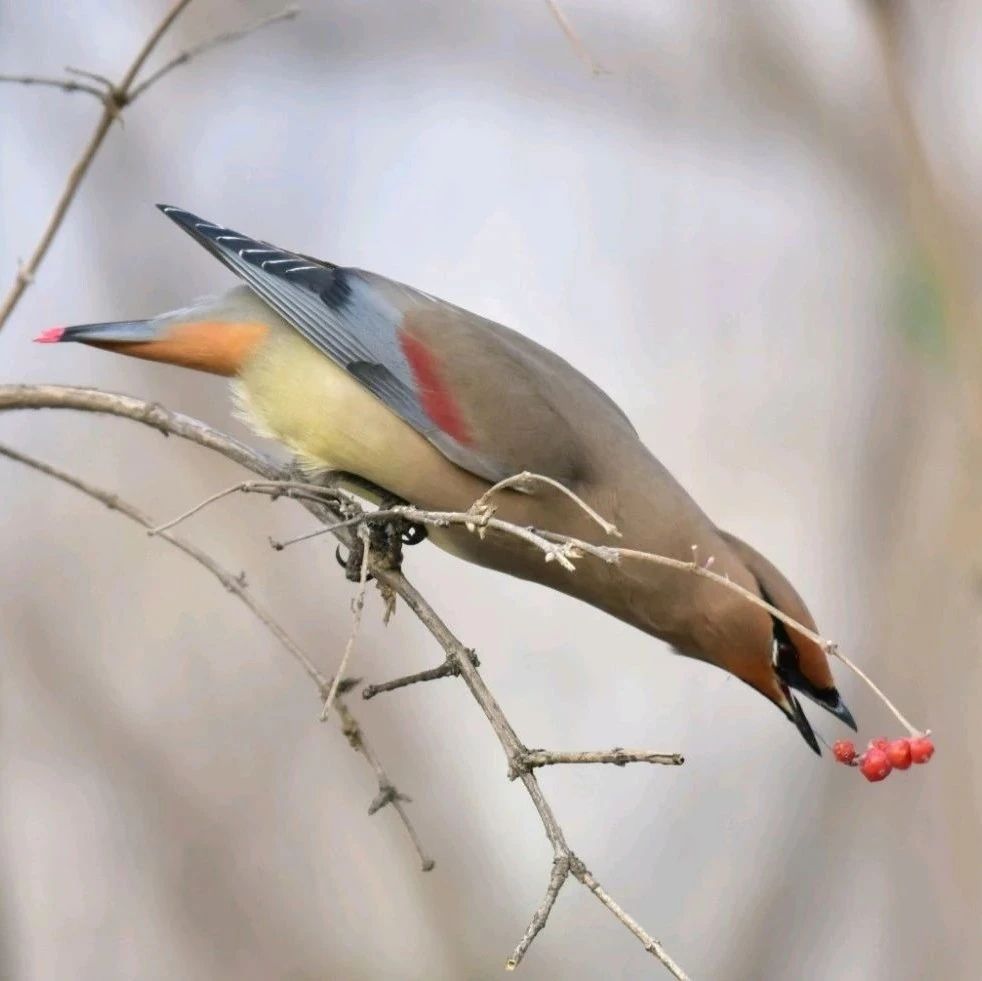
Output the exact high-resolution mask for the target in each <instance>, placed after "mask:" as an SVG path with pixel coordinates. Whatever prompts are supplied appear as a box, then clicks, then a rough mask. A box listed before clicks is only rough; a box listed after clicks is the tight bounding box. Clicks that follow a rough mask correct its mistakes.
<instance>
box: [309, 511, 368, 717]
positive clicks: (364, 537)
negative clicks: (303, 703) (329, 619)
mask: <svg viewBox="0 0 982 981" xmlns="http://www.w3.org/2000/svg"><path fill="white" fill-rule="evenodd" d="M358 537H359V538H360V540H361V571H360V572H359V575H358V595H357V596H355V601H354V603H353V604H352V607H351V632H350V633H349V634H348V642H347V643H346V644H345V645H344V654H342V655H341V663H340V664H339V665H338V670H337V671H336V672H335V675H334V681H333V682H332V684H331V688H330V691H328V693H327V697H326V698H325V699H324V708H323V709H322V710H321V722H324V721H326V719H327V717H328V715H329V714H330V711H331V706H332V705H333V704H334V699H335V698H336V697H337V694H338V685H339V684H340V682H341V679H342V678H343V677H344V673H345V671H347V670H348V660H349V659H350V658H351V652H352V650H354V646H355V640H356V639H357V637H358V628H359V627H360V626H361V614H362V611H363V610H364V609H365V590H366V589H367V588H368V560H369V558H370V556H371V552H372V550H371V546H370V544H369V541H368V530H367V529H366V528H365V527H364V525H363V526H362V527H360V528H359V529H358Z"/></svg>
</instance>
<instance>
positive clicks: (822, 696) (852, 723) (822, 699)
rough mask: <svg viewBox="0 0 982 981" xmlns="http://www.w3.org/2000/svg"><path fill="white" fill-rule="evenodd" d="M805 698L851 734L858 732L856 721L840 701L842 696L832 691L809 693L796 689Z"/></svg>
mask: <svg viewBox="0 0 982 981" xmlns="http://www.w3.org/2000/svg"><path fill="white" fill-rule="evenodd" d="M798 690H799V691H801V694H802V695H804V696H805V697H806V698H810V699H811V700H812V701H813V702H814V703H815V704H816V705H821V706H822V708H823V709H825V710H826V711H827V712H831V713H832V714H833V715H834V716H835V717H836V718H837V719H838V720H839V721H840V722H844V723H845V724H846V725H847V726H849V728H850V729H852V731H853V732H858V731H859V727H858V726H857V725H856V720H855V719H854V718H853V717H852V712H850V711H849V707H848V706H847V705H846V703H845V702H844V701H843V700H842V696H841V695H840V694H839V693H838V692H837V691H836V690H835V689H834V688H832V689H830V690H829V691H827V692H810V691H804V690H803V689H798Z"/></svg>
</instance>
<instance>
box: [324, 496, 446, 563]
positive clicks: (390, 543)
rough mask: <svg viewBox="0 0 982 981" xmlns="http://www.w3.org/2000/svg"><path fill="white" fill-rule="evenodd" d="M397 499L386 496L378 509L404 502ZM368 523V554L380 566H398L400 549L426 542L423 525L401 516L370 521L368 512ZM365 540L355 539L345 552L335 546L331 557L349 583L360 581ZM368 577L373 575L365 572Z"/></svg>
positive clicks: (385, 509) (400, 557)
mask: <svg viewBox="0 0 982 981" xmlns="http://www.w3.org/2000/svg"><path fill="white" fill-rule="evenodd" d="M405 503H406V502H405V501H403V500H402V499H401V498H398V497H392V496H387V497H386V498H384V499H383V500H382V502H381V504H380V507H379V510H382V511H388V510H390V509H392V508H394V507H398V506H399V505H402V504H405ZM366 517H367V524H368V546H369V548H370V549H371V554H372V557H373V558H374V559H375V560H376V561H378V562H381V563H382V565H383V566H384V568H387V569H395V570H398V569H401V568H402V550H403V547H404V546H406V545H419V544H420V542H424V541H426V538H427V531H426V526H425V525H421V524H417V523H416V522H413V521H407V520H406V519H405V518H401V517H394V518H386V519H385V520H382V521H373V520H372V516H371V515H367V516H366ZM364 550H365V543H364V542H363V541H362V540H361V539H360V538H359V539H357V541H356V542H355V544H354V545H353V546H352V547H351V548H350V549H349V550H348V554H347V555H344V554H342V546H340V545H339V546H338V547H337V549H336V550H335V553H334V556H335V558H336V559H337V561H338V565H340V566H341V567H342V568H343V569H344V574H345V577H346V578H347V579H349V580H351V581H352V582H360V581H361V566H362V560H363V558H364V554H365V552H364ZM368 578H369V579H372V578H373V576H372V575H371V574H369V576H368Z"/></svg>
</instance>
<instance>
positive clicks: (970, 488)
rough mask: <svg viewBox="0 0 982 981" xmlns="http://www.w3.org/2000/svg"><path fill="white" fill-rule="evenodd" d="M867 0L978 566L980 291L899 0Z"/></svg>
mask: <svg viewBox="0 0 982 981" xmlns="http://www.w3.org/2000/svg"><path fill="white" fill-rule="evenodd" d="M867 6H868V9H869V11H870V14H871V19H872V24H873V28H874V33H875V36H876V40H877V45H878V49H879V53H880V59H881V62H882V69H883V75H884V80H885V82H886V87H887V91H888V93H889V97H890V102H891V104H892V106H893V113H894V116H895V118H896V124H897V128H898V131H899V135H900V141H901V145H902V149H903V154H904V157H905V162H906V168H905V170H906V178H907V196H908V206H909V208H910V219H911V223H912V226H913V229H914V233H915V235H916V236H917V238H918V240H919V243H920V246H921V248H922V249H923V250H924V253H925V255H926V256H927V258H928V261H929V263H930V266H931V270H932V272H933V274H934V277H935V279H936V282H937V284H938V286H939V288H940V289H939V292H940V299H941V304H942V308H943V311H944V318H943V320H944V324H943V328H944V336H945V338H946V340H947V341H948V343H949V344H950V347H951V352H952V355H953V357H952V358H951V366H952V369H953V372H954V376H955V381H956V385H957V395H958V399H959V405H960V408H961V423H962V426H961V433H960V436H961V440H962V461H963V462H962V466H961V468H960V473H959V478H960V484H961V485H960V487H959V488H958V489H957V501H956V505H955V506H954V507H953V508H952V509H951V517H950V519H949V527H948V529H947V531H948V534H949V536H950V537H951V539H952V550H953V551H956V552H964V551H965V549H964V545H965V543H966V542H969V543H970V549H969V560H970V561H971V562H973V563H975V564H976V565H977V564H978V563H979V561H980V551H979V542H980V541H982V509H980V505H979V495H978V485H979V480H980V479H982V335H980V331H979V302H978V293H977V290H976V287H975V285H974V282H973V272H972V269H971V266H970V260H969V258H968V255H967V249H966V243H965V238H964V235H963V232H962V228H961V227H960V226H959V223H958V220H957V218H956V213H955V212H954V210H953V202H952V201H951V200H949V197H948V195H946V194H945V193H944V192H943V190H942V188H941V187H940V186H939V182H938V179H937V176H936V174H935V172H934V169H933V167H932V166H931V160H930V154H929V152H928V147H927V146H926V144H925V139H924V135H923V133H922V131H921V128H920V126H919V125H918V122H917V118H916V116H915V112H914V107H913V105H912V100H911V97H910V85H909V83H908V79H907V73H906V72H905V70H904V65H903V56H902V52H901V32H902V27H903V25H902V21H901V15H900V9H899V6H898V4H897V3H896V2H894V0H867Z"/></svg>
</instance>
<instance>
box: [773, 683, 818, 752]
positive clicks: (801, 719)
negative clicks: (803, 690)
mask: <svg viewBox="0 0 982 981" xmlns="http://www.w3.org/2000/svg"><path fill="white" fill-rule="evenodd" d="M781 691H782V693H783V694H784V699H783V703H782V702H779V703H778V708H780V709H781V711H782V712H783V713H784V714H785V715H786V716H787V717H788V718H789V719H790V720H791V721H792V722H793V723H794V724H795V728H796V729H797V730H798V732H800V733H801V738H802V739H804V741H805V742H806V743H808V745H809V746H810V747H811V748H812V749H813V750H814V751H815V753H816V754H817V755H818V756H821V755H822V750H821V748H820V747H819V745H818V740H817V739H816V738H815V732H814V730H813V729H812V727H811V723H810V722H809V721H808V717H807V716H806V715H805V712H804V709H802V707H801V702H799V701H798V699H797V698H795V697H794V695H792V694H791V691H790V690H789V689H788V687H787V685H784V684H782V685H781Z"/></svg>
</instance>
